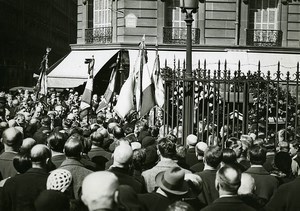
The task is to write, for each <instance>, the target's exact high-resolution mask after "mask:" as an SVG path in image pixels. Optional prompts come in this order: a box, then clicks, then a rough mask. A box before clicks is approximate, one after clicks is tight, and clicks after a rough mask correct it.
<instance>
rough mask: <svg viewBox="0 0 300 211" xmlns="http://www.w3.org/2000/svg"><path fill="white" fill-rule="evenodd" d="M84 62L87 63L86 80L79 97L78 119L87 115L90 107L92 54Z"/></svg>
mask: <svg viewBox="0 0 300 211" xmlns="http://www.w3.org/2000/svg"><path fill="white" fill-rule="evenodd" d="M85 63H86V64H88V74H89V77H88V80H87V82H86V85H85V89H84V92H83V95H82V98H81V103H80V119H83V118H84V117H85V116H88V113H89V109H90V108H91V102H92V93H93V82H94V64H95V59H94V56H93V57H92V59H85Z"/></svg>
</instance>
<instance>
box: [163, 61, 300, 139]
mask: <svg viewBox="0 0 300 211" xmlns="http://www.w3.org/2000/svg"><path fill="white" fill-rule="evenodd" d="M175 63H176V62H175V61H174V68H173V69H172V68H170V67H167V66H166V67H164V68H162V74H163V77H164V81H165V90H166V91H165V97H166V101H165V102H166V104H165V106H164V109H163V110H164V112H162V116H163V117H162V118H163V124H164V125H167V126H169V127H166V129H165V133H170V132H173V133H175V135H177V136H179V137H181V135H182V134H181V132H180V131H181V130H182V125H183V121H184V119H185V118H192V119H193V122H194V125H193V131H194V133H195V134H197V136H198V138H199V139H200V140H203V141H205V142H207V143H208V144H216V143H215V142H217V143H218V144H220V145H221V144H222V145H223V144H224V141H225V140H226V139H227V138H228V137H232V136H234V137H240V136H241V135H242V134H249V133H252V135H254V136H256V137H260V138H262V139H265V140H266V141H268V142H269V143H271V144H273V143H275V144H276V143H277V142H278V140H279V139H280V138H282V139H285V140H291V139H293V138H294V137H295V136H296V135H297V136H298V135H300V134H299V131H298V130H299V125H300V121H299V120H300V105H299V79H300V71H299V63H298V64H297V67H296V68H295V70H293V71H294V72H293V74H291V73H290V72H286V73H285V75H283V73H282V72H281V71H280V63H278V71H277V72H276V73H271V72H270V71H268V72H266V73H263V72H262V71H261V70H260V62H259V63H258V66H257V70H256V71H253V72H250V71H248V72H243V71H242V70H241V68H240V67H241V64H240V63H238V65H237V69H236V70H235V71H231V70H228V69H227V63H226V61H225V63H224V67H223V68H222V67H221V63H220V61H219V63H218V69H217V70H214V71H210V70H209V69H206V62H204V66H203V67H200V61H199V62H198V64H199V65H198V68H197V69H196V70H193V77H192V78H187V77H186V75H185V69H184V68H180V67H175ZM178 64H179V63H178ZM187 81H189V82H190V83H192V86H193V94H192V96H193V97H192V98H193V99H194V106H193V107H194V108H193V116H192V117H183V114H184V103H185V102H184V96H185V93H186V90H185V86H184V83H185V82H187ZM280 130H282V131H283V130H284V132H285V133H282V134H283V135H282V134H281V133H280V134H281V135H278V134H279V133H278V131H280ZM174 131H175V132H174ZM280 136H282V137H280ZM183 137H184V135H183ZM182 143H184V140H182Z"/></svg>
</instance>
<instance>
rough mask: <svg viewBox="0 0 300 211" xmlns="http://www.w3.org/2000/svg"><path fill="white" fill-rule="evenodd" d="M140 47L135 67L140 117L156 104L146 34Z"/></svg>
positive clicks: (137, 104)
mask: <svg viewBox="0 0 300 211" xmlns="http://www.w3.org/2000/svg"><path fill="white" fill-rule="evenodd" d="M139 47H140V49H139V54H138V58H137V60H136V64H135V68H134V75H135V99H136V110H137V111H138V113H139V115H140V117H143V116H145V115H146V114H147V113H148V112H149V111H150V109H151V108H153V107H154V106H155V96H154V84H153V83H152V79H151V77H152V73H151V71H150V70H149V68H148V64H147V63H148V57H147V50H146V45H145V35H144V37H143V39H142V42H141V43H140V45H139Z"/></svg>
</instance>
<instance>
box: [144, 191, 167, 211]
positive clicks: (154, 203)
mask: <svg viewBox="0 0 300 211" xmlns="http://www.w3.org/2000/svg"><path fill="white" fill-rule="evenodd" d="M138 198H139V201H140V202H141V203H142V204H143V205H145V206H146V207H147V210H149V211H151V210H155V211H165V210H166V209H167V208H168V206H169V205H170V204H172V201H171V200H170V199H169V198H167V197H165V196H163V195H161V194H159V193H156V192H153V193H145V194H138Z"/></svg>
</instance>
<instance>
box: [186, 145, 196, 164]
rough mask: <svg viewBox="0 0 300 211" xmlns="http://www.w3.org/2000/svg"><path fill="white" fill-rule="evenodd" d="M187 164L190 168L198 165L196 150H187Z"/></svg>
mask: <svg viewBox="0 0 300 211" xmlns="http://www.w3.org/2000/svg"><path fill="white" fill-rule="evenodd" d="M185 162H186V164H187V165H188V166H189V167H191V166H193V165H195V164H196V163H198V159H197V157H196V152H195V148H189V149H187V151H186V155H185Z"/></svg>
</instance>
